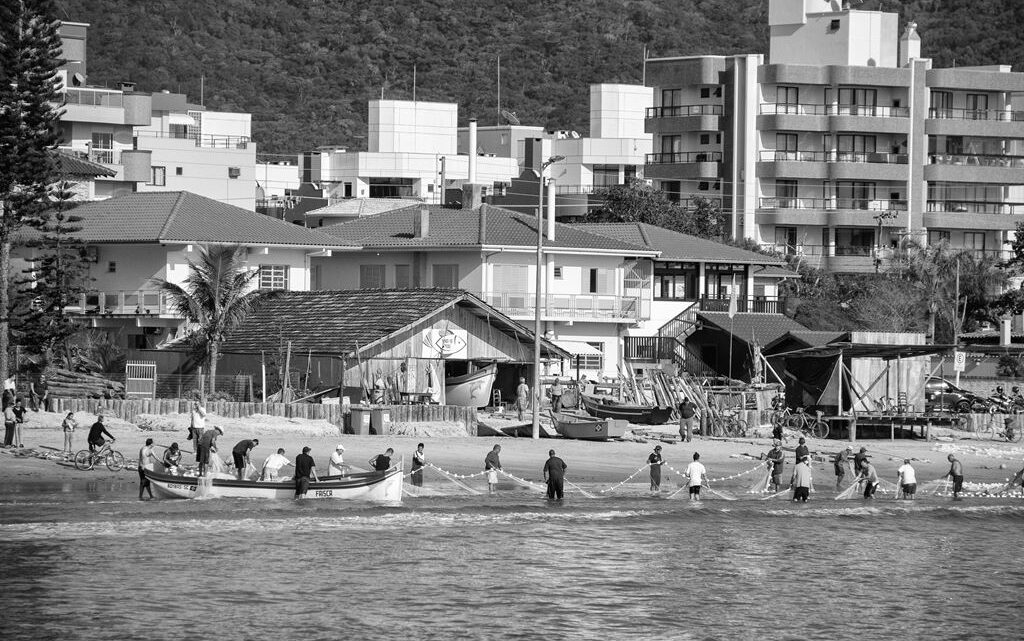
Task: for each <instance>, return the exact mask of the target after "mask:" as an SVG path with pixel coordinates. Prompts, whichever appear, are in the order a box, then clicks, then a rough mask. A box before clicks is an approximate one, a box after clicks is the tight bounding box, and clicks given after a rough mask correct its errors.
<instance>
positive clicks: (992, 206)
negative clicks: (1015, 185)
mask: <svg viewBox="0 0 1024 641" xmlns="http://www.w3.org/2000/svg"><path fill="white" fill-rule="evenodd" d="M928 211H932V212H948V213H957V214H960V213H962V214H1008V215H1011V216H1013V215H1022V214H1024V203H998V202H989V201H984V200H929V201H928Z"/></svg>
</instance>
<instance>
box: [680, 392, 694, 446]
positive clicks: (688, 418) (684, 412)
mask: <svg viewBox="0 0 1024 641" xmlns="http://www.w3.org/2000/svg"><path fill="white" fill-rule="evenodd" d="M696 423H697V406H696V405H694V404H693V403H691V402H690V399H688V398H683V402H682V403H680V404H679V438H680V439H681V440H682V441H685V442H686V443H689V442H690V441H692V440H693V430H694V429H696Z"/></svg>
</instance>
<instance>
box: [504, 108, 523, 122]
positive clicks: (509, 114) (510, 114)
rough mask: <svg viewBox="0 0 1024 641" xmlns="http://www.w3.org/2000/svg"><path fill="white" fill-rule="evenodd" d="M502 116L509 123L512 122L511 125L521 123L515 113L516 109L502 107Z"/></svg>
mask: <svg viewBox="0 0 1024 641" xmlns="http://www.w3.org/2000/svg"><path fill="white" fill-rule="evenodd" d="M501 117H502V118H504V119H505V120H507V121H508V124H510V125H513V126H514V125H518V124H520V123H519V118H517V117H516V114H515V112H514V111H508V110H507V109H502V110H501Z"/></svg>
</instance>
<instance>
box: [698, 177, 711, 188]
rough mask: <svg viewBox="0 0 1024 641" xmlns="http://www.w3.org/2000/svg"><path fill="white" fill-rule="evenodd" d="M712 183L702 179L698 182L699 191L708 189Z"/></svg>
mask: <svg viewBox="0 0 1024 641" xmlns="http://www.w3.org/2000/svg"><path fill="white" fill-rule="evenodd" d="M709 186H710V184H709V183H708V181H706V180H702V181H700V182H699V183H697V191H707V190H708V187H709Z"/></svg>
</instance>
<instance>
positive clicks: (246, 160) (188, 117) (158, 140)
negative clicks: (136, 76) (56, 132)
mask: <svg viewBox="0 0 1024 641" xmlns="http://www.w3.org/2000/svg"><path fill="white" fill-rule="evenodd" d="M88 27H89V25H88V24H84V23H77V22H65V23H62V24H61V27H60V35H61V43H62V49H63V54H62V57H63V62H62V66H61V69H60V71H59V75H60V79H61V81H62V83H61V84H62V90H61V91H62V97H63V104H62V105H61V107H62V108H63V110H64V114H63V116H62V117H61V123H60V124H61V131H62V134H63V141H62V143H61V150H62V151H63V152H65V153H68V154H72V155H75V156H78V157H81V158H84V159H87V160H90V161H92V162H96V163H99V164H101V165H103V166H105V167H109V168H110V169H112V170H113V171H114V175H113V176H103V177H98V178H97V180H96V181H95V183H94V185H93V188H92V193H91V197H92V198H96V199H102V198H110V197H112V196H117V195H120V194H125V193H130V192H134V191H166V190H168V189H173V190H187V191H191V192H194V193H197V194H200V195H203V196H206V197H208V198H213V199H215V200H219V201H221V202H224V203H228V204H232V205H236V206H239V207H243V208H245V209H253V208H254V206H255V202H256V197H255V194H256V177H255V165H256V148H255V145H254V144H253V143H252V141H251V139H250V136H251V122H250V121H251V117H250V115H249V114H243V113H230V112H215V111H209V110H207V109H206V108H205V107H203V106H201V105H194V104H190V103H189V102H188V100H187V98H186V96H185V95H183V94H178V93H170V92H167V91H163V92H158V93H153V94H151V93H146V92H141V91H136V90H135V84H134V83H129V82H125V83H121V84H120V86H119V87H118V88H117V89H110V88H107V87H96V86H90V85H89V84H88V65H87V56H86V53H87V48H88Z"/></svg>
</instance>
